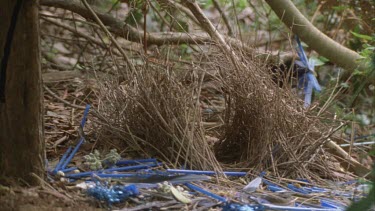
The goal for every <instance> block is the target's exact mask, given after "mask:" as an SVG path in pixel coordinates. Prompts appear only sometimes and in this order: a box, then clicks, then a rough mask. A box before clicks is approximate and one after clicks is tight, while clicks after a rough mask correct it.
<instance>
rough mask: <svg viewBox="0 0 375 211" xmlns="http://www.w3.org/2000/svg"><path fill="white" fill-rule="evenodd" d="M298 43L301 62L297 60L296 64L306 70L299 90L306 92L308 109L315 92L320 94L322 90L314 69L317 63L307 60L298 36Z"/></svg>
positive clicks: (299, 82) (299, 78) (299, 83)
mask: <svg viewBox="0 0 375 211" xmlns="http://www.w3.org/2000/svg"><path fill="white" fill-rule="evenodd" d="M296 41H297V45H298V46H297V54H298V57H299V59H300V61H299V60H297V61H296V62H295V63H296V64H297V65H298V66H300V67H303V68H305V69H306V71H305V72H304V74H302V75H301V76H298V88H299V89H302V88H303V92H304V95H305V99H304V101H305V103H304V106H305V108H306V107H309V106H310V105H311V98H312V93H313V90H315V91H317V92H320V91H322V88H321V87H320V85H319V82H318V80H317V79H316V77H315V75H314V67H315V64H314V63H315V62H314V61H312V60H311V61H309V60H308V59H307V56H306V53H305V51H304V50H303V47H302V44H301V41H300V39H299V38H298V36H296Z"/></svg>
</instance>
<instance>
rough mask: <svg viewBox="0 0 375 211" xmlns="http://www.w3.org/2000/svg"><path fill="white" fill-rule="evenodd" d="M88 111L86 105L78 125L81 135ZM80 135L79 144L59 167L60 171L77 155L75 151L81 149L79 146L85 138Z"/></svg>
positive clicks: (88, 106) (88, 107) (88, 108)
mask: <svg viewBox="0 0 375 211" xmlns="http://www.w3.org/2000/svg"><path fill="white" fill-rule="evenodd" d="M89 110H90V105H89V104H87V105H86V109H85V111H84V113H83V118H82V121H81V125H80V130H82V131H81V133H83V127H84V126H85V124H86V120H87V115H88V113H89ZM81 133H80V135H81V139H80V140H79V142H78V144H77V145H76V147H74V149H73V151H72V153H70V155H69V157H68V158H67V159H66V160H65V162H64V164H63V165H62V166H61V169H65V168H66V166H68V164H69V163H70V161H71V160H72V159H73V157H74V155H75V154H76V153H77V151H78V150H79V148H80V147H81V145H82V144H83V142H84V141H85V137H84V136H83V134H81Z"/></svg>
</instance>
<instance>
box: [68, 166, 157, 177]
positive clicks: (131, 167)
mask: <svg viewBox="0 0 375 211" xmlns="http://www.w3.org/2000/svg"><path fill="white" fill-rule="evenodd" d="M158 165H161V164H160V163H157V164H150V165H137V166H127V167H119V168H111V169H104V170H102V171H90V172H82V173H77V174H68V175H66V176H65V177H68V178H81V177H88V176H91V175H92V174H101V173H103V174H104V173H105V172H112V171H129V170H137V169H146V168H150V167H155V166H158ZM129 175H130V174H129ZM134 175H141V174H134Z"/></svg>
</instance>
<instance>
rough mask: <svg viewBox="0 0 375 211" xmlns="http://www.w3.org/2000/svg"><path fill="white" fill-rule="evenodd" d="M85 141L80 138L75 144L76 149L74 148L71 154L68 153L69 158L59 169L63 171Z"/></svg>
mask: <svg viewBox="0 0 375 211" xmlns="http://www.w3.org/2000/svg"><path fill="white" fill-rule="evenodd" d="M84 141H85V139H83V138H81V139H80V140H79V142H78V144H77V146H76V147H74V149H73V151H72V153H70V155H69V157H68V158H67V159H66V160H65V162H64V164H63V165H62V166H61V168H60V169H65V168H66V166H67V165H68V164H69V163H70V161H71V160H72V159H73V157H74V155H75V154H76V153H77V151H78V150H79V148H80V147H81V145H82V144H83V142H84Z"/></svg>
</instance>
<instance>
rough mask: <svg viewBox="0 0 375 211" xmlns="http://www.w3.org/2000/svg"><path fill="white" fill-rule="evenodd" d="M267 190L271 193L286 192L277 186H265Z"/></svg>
mask: <svg viewBox="0 0 375 211" xmlns="http://www.w3.org/2000/svg"><path fill="white" fill-rule="evenodd" d="M267 188H268V190H270V191H272V192H285V191H286V190H285V189H283V188H281V187H279V186H277V185H267Z"/></svg>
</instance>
